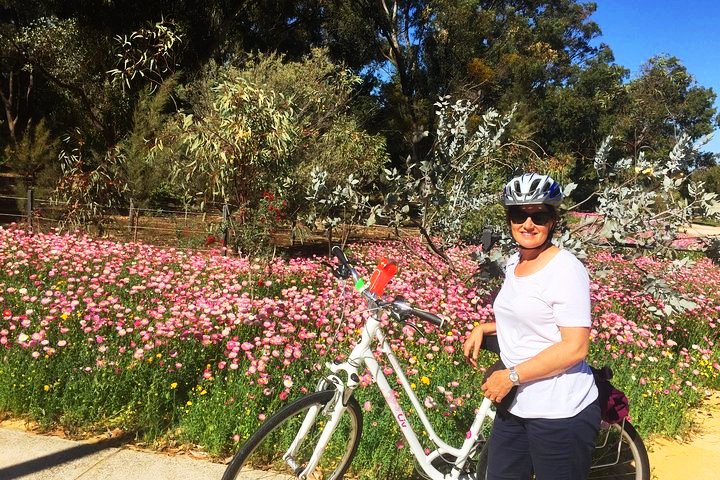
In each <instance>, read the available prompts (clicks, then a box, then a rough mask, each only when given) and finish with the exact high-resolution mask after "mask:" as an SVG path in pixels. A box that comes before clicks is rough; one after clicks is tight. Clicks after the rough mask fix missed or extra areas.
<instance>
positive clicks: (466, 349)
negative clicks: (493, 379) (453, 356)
mask: <svg viewBox="0 0 720 480" xmlns="http://www.w3.org/2000/svg"><path fill="white" fill-rule="evenodd" d="M496 334H497V326H496V324H495V322H491V323H481V324H480V325H478V326H476V327H475V328H473V329H472V332H470V335H468V337H467V338H466V339H465V343H464V344H463V354H464V355H465V358H466V359H467V361H468V362H469V363H470V365H472V366H473V367H477V357H478V353H480V346H481V345H482V341H483V337H484V336H485V335H496Z"/></svg>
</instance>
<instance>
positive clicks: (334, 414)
mask: <svg viewBox="0 0 720 480" xmlns="http://www.w3.org/2000/svg"><path fill="white" fill-rule="evenodd" d="M341 398H342V394H341V393H340V392H339V391H337V392H336V394H335V397H334V398H333V399H332V400H331V401H330V402H328V403H327V404H326V405H324V406H323V405H316V406H313V407H311V408H310V410H308V412H307V414H306V415H305V418H304V419H303V423H302V425H301V426H300V429H299V430H298V433H297V435H295V438H294V439H293V442H292V444H291V445H290V447H289V448H288V450H287V452H285V454H284V455H283V457H282V458H283V460H285V463H287V464H288V466H289V467H290V468H291V469H292V470H293V472H295V475H296V476H297V477H298V478H300V479H307V478H308V477H309V476H310V474H312V472H313V471H314V470H315V467H317V464H318V462H319V461H320V457H321V456H322V454H323V452H325V448H326V447H327V445H328V442H330V436H331V435H332V434H333V433H334V432H335V429H336V428H337V425H338V423H340V418H341V417H342V414H343V413H344V412H345V410H346V409H347V407H346V406H345V405H343V403H342V401H341ZM328 411H329V413H330V415H329V419H328V421H327V423H326V424H325V426H324V427H323V431H322V434H321V435H320V438H319V439H318V442H317V445H316V446H315V449H314V450H313V453H312V455H311V456H310V459H309V460H308V462H307V465H305V466H304V467H303V466H302V465H298V464H297V462H296V460H295V455H296V453H297V451H298V449H299V448H300V446H301V445H302V443H303V442H304V441H305V438H306V437H307V435H308V433H309V432H310V429H312V428H313V426H314V425H315V423H316V419H317V416H318V415H326V414H327V412H328Z"/></svg>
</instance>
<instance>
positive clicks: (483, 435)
mask: <svg viewBox="0 0 720 480" xmlns="http://www.w3.org/2000/svg"><path fill="white" fill-rule="evenodd" d="M332 253H333V254H334V256H335V257H336V258H337V260H338V267H337V268H335V269H334V273H335V275H336V277H338V278H339V279H341V280H345V279H349V278H352V280H353V281H354V282H355V285H356V289H357V290H358V291H359V292H360V294H361V295H363V296H364V298H365V299H366V300H367V303H368V308H369V310H370V311H372V312H374V315H373V316H371V317H370V318H369V319H368V320H367V321H366V323H365V325H364V326H363V327H362V330H361V338H360V341H359V342H358V343H357V344H356V345H355V347H354V348H353V349H352V352H351V353H350V355H349V356H348V357H347V360H346V361H344V362H339V361H333V362H328V364H327V368H328V369H329V371H330V373H329V375H327V376H326V377H325V378H323V379H322V380H321V381H320V382H319V383H318V385H317V388H316V391H315V392H313V393H310V394H307V395H306V396H303V397H301V398H299V399H297V400H295V401H294V402H292V403H290V404H288V405H287V406H285V407H283V408H282V409H280V410H279V411H278V412H277V413H275V414H274V415H272V416H271V417H269V418H267V419H266V420H265V421H264V423H263V424H262V425H260V427H259V428H258V429H257V430H256V431H255V432H254V433H253V434H252V435H251V436H250V437H249V438H248V439H247V440H246V441H245V442H244V443H243V444H242V445H241V447H240V448H239V450H238V451H237V453H236V454H235V455H234V457H233V458H232V460H231V461H230V463H229V464H228V467H227V469H226V471H225V474H224V475H223V480H233V479H237V478H248V479H250V478H252V479H261V478H273V479H276V478H300V479H320V478H327V479H331V480H337V479H340V478H342V477H343V475H345V473H346V472H347V470H348V468H349V467H350V463H351V462H352V459H353V456H354V455H355V452H356V450H357V447H358V445H359V443H360V436H361V432H362V409H361V407H360V405H359V403H358V401H357V400H356V399H355V397H354V396H353V392H354V390H355V388H357V386H358V384H359V382H360V378H359V375H358V372H362V371H364V369H365V368H367V370H368V371H369V372H370V374H371V376H372V379H373V381H374V382H375V383H376V384H377V386H378V388H379V389H380V391H381V393H382V396H383V398H384V399H385V401H386V403H387V405H388V407H389V408H390V410H391V412H392V414H393V417H394V418H395V421H396V422H397V424H398V426H399V427H400V431H401V432H402V433H403V436H404V438H405V440H406V445H407V446H408V447H409V450H410V452H411V454H412V455H413V456H414V457H415V460H416V462H417V466H418V468H419V470H420V472H419V473H420V474H421V475H422V476H424V477H425V478H428V479H431V480H481V479H484V478H485V469H486V459H487V448H486V446H487V438H488V432H489V430H490V426H491V423H492V420H493V419H494V417H495V410H494V408H493V404H492V402H491V401H490V400H489V399H487V398H485V399H483V401H482V403H481V404H480V407H479V409H478V412H477V414H476V416H475V419H474V420H473V422H472V424H471V426H470V428H469V430H468V432H467V434H466V436H465V440H464V441H463V443H462V445H461V446H460V447H453V446H451V445H449V444H448V443H446V442H445V441H443V440H442V439H441V438H440V437H439V436H438V435H437V434H436V433H435V430H434V429H433V426H432V425H431V423H430V421H429V419H428V417H427V415H426V413H425V410H424V407H423V405H422V403H421V402H420V401H419V400H418V398H417V396H416V394H415V392H414V391H413V389H412V388H411V386H410V382H409V381H408V379H407V378H406V377H405V375H404V373H403V371H404V370H403V368H402V367H401V365H400V363H399V361H398V360H397V358H396V356H395V355H394V353H393V351H392V349H391V348H390V345H389V343H388V341H387V340H386V337H385V334H384V332H383V329H382V326H381V323H380V315H379V312H380V311H387V312H388V313H389V314H390V317H391V318H393V319H394V320H396V321H400V322H407V321H408V320H409V319H410V318H411V317H415V318H419V319H421V320H423V321H425V322H428V323H430V324H432V325H435V326H436V327H442V326H443V323H444V321H443V319H442V318H440V317H438V316H437V315H434V314H432V313H430V312H426V311H423V310H420V309H416V308H414V307H412V306H411V305H409V304H408V302H407V301H405V300H404V299H403V298H402V297H395V299H393V300H392V301H383V300H382V299H381V298H380V295H378V294H377V293H374V292H373V291H371V289H370V288H365V286H364V282H363V280H362V279H361V278H360V276H359V274H358V273H357V271H356V270H355V269H354V268H353V267H352V266H351V265H350V263H349V262H348V260H347V258H346V257H345V254H344V253H343V251H342V249H341V248H339V247H337V246H336V247H333V249H332ZM376 272H377V270H376ZM374 278H375V275H373V279H374ZM385 281H387V280H385ZM375 291H376V292H377V289H376V290H375ZM415 328H418V327H417V326H415ZM373 341H377V342H378V344H379V345H380V347H381V348H380V352H381V353H382V354H383V355H384V356H385V358H386V359H387V361H388V362H389V364H390V366H391V367H392V369H393V371H394V372H395V374H396V375H397V377H398V381H399V383H400V384H401V385H402V390H403V391H404V392H405V395H406V396H407V398H408V399H409V401H410V403H411V405H412V407H413V409H414V411H415V414H416V415H417V417H418V418H419V420H420V422H421V424H422V427H423V428H424V430H425V432H426V434H427V438H429V440H430V441H431V442H432V443H433V444H434V445H435V447H436V448H435V449H434V450H433V451H430V452H429V453H426V452H425V450H424V448H423V446H422V445H421V444H420V441H419V440H418V436H417V435H416V433H415V431H414V430H413V428H412V426H411V425H410V422H409V421H408V417H407V414H406V413H405V411H404V410H403V408H402V406H401V405H400V403H399V402H398V400H397V398H396V397H395V396H394V394H393V389H392V388H391V386H390V384H389V382H388V380H387V378H386V377H385V375H384V373H383V371H382V368H381V367H380V364H379V362H378V360H377V359H376V358H375V351H374V349H372V348H371V344H372V343H373ZM596 445H597V447H596V454H595V455H594V458H593V469H592V475H591V477H590V478H594V479H599V478H613V479H634V480H649V478H650V467H649V460H648V456H647V451H646V449H645V446H644V444H643V441H642V439H641V438H640V436H639V435H638V433H637V431H636V430H635V428H633V426H632V425H631V424H630V422H628V421H622V422H621V423H619V424H603V425H601V430H600V434H599V435H598V441H597V444H596ZM244 467H247V468H249V469H251V470H243V468H244ZM250 472H252V473H250Z"/></svg>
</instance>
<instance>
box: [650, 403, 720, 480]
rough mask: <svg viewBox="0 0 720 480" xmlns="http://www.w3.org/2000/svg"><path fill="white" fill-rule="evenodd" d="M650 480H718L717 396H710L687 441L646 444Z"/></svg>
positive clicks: (662, 440) (719, 414) (719, 412)
mask: <svg viewBox="0 0 720 480" xmlns="http://www.w3.org/2000/svg"><path fill="white" fill-rule="evenodd" d="M646 444H647V447H648V451H649V454H650V469H651V472H652V477H651V478H652V479H653V480H685V479H698V480H710V479H713V478H720V392H710V393H709V394H708V395H707V396H706V399H705V401H704V402H703V403H702V405H701V407H700V408H699V409H697V411H696V412H695V416H694V428H693V432H692V433H691V434H690V435H689V436H688V438H686V439H678V438H670V439H669V438H661V437H655V438H652V439H649V440H647V441H646Z"/></svg>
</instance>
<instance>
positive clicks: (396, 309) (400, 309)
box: [330, 245, 445, 327]
mask: <svg viewBox="0 0 720 480" xmlns="http://www.w3.org/2000/svg"><path fill="white" fill-rule="evenodd" d="M330 252H331V253H332V254H333V255H334V256H335V258H337V259H338V262H339V263H340V265H339V266H338V268H337V269H336V270H335V274H336V275H337V276H339V277H340V278H348V277H352V278H353V280H354V281H356V282H357V280H358V279H359V278H360V275H358V273H357V271H356V270H355V268H353V266H352V265H350V262H349V261H348V259H347V257H346V256H345V252H343V250H342V248H340V246H339V245H334V246H333V247H332V248H331V249H330ZM362 293H363V295H365V296H366V297H367V298H368V299H370V300H372V301H374V302H375V303H376V304H377V306H378V307H380V308H388V309H390V310H391V311H392V313H393V314H394V316H395V317H396V318H397V319H398V320H405V319H406V318H407V317H408V316H415V317H417V318H419V319H421V320H424V321H426V322H428V323H431V324H433V325H435V326H436V327H442V326H443V324H444V323H445V320H444V319H443V318H441V317H439V316H437V315H435V314H434V313H430V312H426V311H425V310H420V309H418V308H414V307H412V306H411V305H410V304H408V303H407V301H405V299H404V298H402V297H399V296H398V297H395V299H394V300H393V301H392V302H383V301H381V300H378V299H377V297H376V296H375V295H374V294H372V293H369V292H368V291H367V290H363V291H362Z"/></svg>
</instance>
